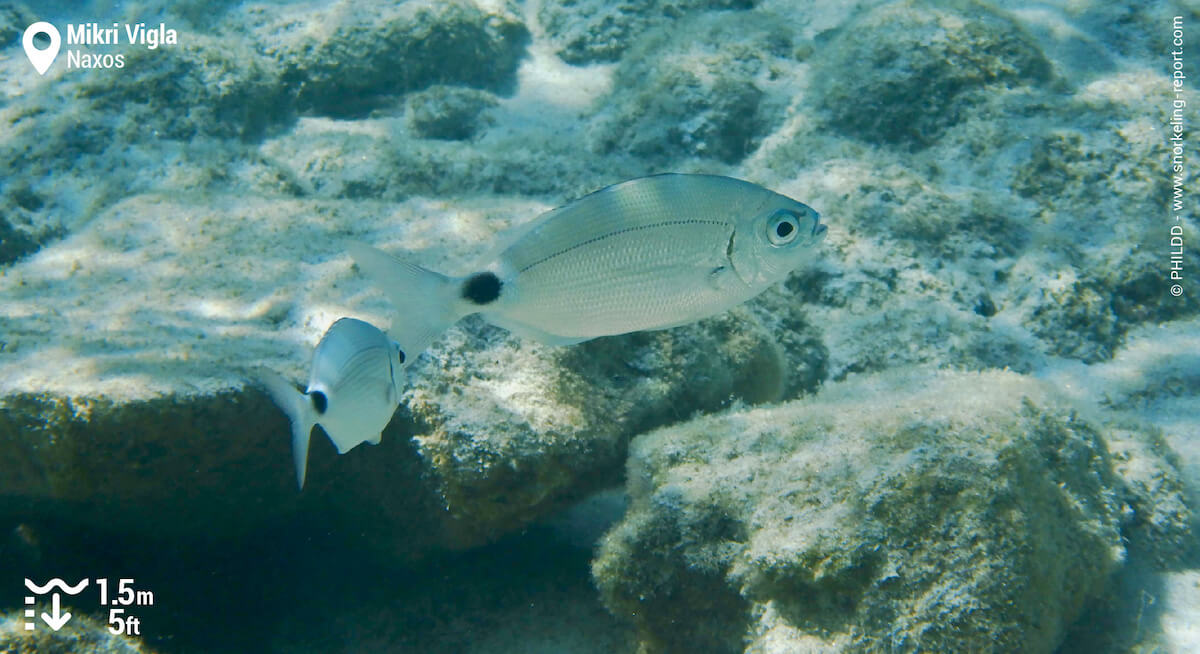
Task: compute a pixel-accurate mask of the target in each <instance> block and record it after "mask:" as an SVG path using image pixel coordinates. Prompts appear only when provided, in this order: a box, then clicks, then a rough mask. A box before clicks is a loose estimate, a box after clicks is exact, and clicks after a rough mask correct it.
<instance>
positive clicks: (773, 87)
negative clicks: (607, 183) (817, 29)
mask: <svg viewBox="0 0 1200 654" xmlns="http://www.w3.org/2000/svg"><path fill="white" fill-rule="evenodd" d="M734 35H736V38H735V36H734ZM731 42H734V43H733V44H731ZM790 56H791V35H790V33H789V32H788V30H787V29H786V28H785V27H783V26H781V24H780V23H779V22H777V21H775V20H773V19H772V18H771V17H769V16H766V15H760V14H757V13H755V14H734V15H720V16H700V17H698V18H696V19H693V20H690V21H688V22H687V24H686V28H681V29H679V30H672V31H668V32H664V33H661V34H659V35H657V36H655V37H653V38H647V39H646V40H645V41H644V42H643V43H641V44H640V45H639V46H638V48H637V49H636V51H634V52H631V53H630V54H629V55H628V56H627V57H626V58H625V60H624V61H623V62H622V63H621V65H620V66H619V68H618V69H617V72H616V75H615V84H614V93H613V96H612V97H611V98H610V99H609V100H608V101H607V103H606V105H607V107H606V115H605V117H604V119H603V122H601V123H600V124H598V125H597V126H596V128H595V130H594V133H593V135H592V138H593V139H594V140H595V143H596V147H598V148H599V149H600V150H601V151H602V152H613V151H621V152H628V153H631V154H634V155H637V156H639V157H641V158H644V159H647V160H649V161H652V162H667V161H673V160H678V159H682V158H685V157H700V158H703V159H714V160H717V161H720V162H723V163H727V164H729V163H736V162H738V161H740V160H741V159H743V158H744V157H745V156H746V155H747V154H749V153H750V152H752V151H753V150H754V148H756V147H757V146H758V144H759V141H760V140H761V139H762V137H763V136H764V135H765V134H766V133H768V132H769V131H770V130H771V129H772V128H774V127H775V126H777V125H778V123H779V122H780V120H781V118H782V113H783V110H784V108H785V107H786V106H787V104H788V102H789V100H790V98H788V97H787V96H786V94H783V93H780V92H779V91H780V89H779V88H778V86H779V85H778V84H772V83H771V80H772V79H773V78H775V77H777V76H780V75H782V74H783V72H782V71H783V70H786V68H787V67H788V66H789V65H790V62H789V61H788V59H789V58H790Z"/></svg>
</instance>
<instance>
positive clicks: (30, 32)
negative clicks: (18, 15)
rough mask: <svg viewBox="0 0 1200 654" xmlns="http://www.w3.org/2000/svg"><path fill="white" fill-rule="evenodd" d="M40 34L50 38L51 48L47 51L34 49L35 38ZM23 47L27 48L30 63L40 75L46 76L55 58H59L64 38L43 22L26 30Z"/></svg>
mask: <svg viewBox="0 0 1200 654" xmlns="http://www.w3.org/2000/svg"><path fill="white" fill-rule="evenodd" d="M38 34H45V35H46V36H48V37H50V47H48V48H46V49H45V50H38V49H37V48H35V47H34V45H33V37H35V36H37V35H38ZM21 45H22V46H24V47H25V56H26V57H29V63H31V64H33V67H34V68H35V69H36V70H37V72H38V75H45V74H46V71H47V70H50V64H52V63H54V58H55V57H57V56H58V47H59V46H60V45H62V37H61V36H59V34H58V29H56V28H55V27H54V26H53V25H51V24H50V23H47V22H46V21H44V20H43V21H39V22H37V23H34V24H32V25H30V26H29V27H27V28H26V29H25V36H23V37H22V38H21Z"/></svg>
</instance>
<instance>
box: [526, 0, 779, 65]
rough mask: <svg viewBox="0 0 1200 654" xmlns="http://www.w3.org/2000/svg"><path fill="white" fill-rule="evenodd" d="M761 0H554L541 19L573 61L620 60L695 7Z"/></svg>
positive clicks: (708, 8)
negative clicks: (639, 42) (640, 41)
mask: <svg viewBox="0 0 1200 654" xmlns="http://www.w3.org/2000/svg"><path fill="white" fill-rule="evenodd" d="M755 4H756V0H654V1H653V2H617V3H612V2H604V1H598V0H549V1H547V2H543V3H541V5H540V7H539V9H538V19H539V20H540V21H541V23H542V27H543V29H545V30H546V33H547V35H548V36H549V37H550V42H551V44H552V45H553V46H554V48H555V50H556V51H557V52H558V55H559V56H560V57H562V58H563V60H565V61H568V62H570V63H573V64H584V63H592V62H602V61H616V60H617V59H620V58H621V55H622V54H623V53H624V52H625V51H626V49H628V48H629V47H630V45H631V44H632V43H634V42H636V41H637V39H638V37H639V36H641V35H642V34H643V33H645V32H648V31H650V30H652V29H653V28H655V27H658V26H662V25H664V24H669V23H671V22H672V21H676V20H678V19H679V18H681V17H683V16H686V15H687V14H689V13H693V12H698V11H711V10H718V9H749V8H751V7H753V6H754V5H755Z"/></svg>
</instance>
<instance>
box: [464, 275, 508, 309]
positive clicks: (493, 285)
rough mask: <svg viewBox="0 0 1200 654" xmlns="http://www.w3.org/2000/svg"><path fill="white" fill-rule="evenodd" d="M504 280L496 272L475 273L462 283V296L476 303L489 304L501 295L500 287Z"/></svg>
mask: <svg viewBox="0 0 1200 654" xmlns="http://www.w3.org/2000/svg"><path fill="white" fill-rule="evenodd" d="M501 286H503V282H501V281H500V278H499V277H497V276H496V273H492V272H481V273H475V274H474V275H471V276H470V277H468V278H467V281H465V282H463V285H462V297H463V299H464V300H470V301H471V302H473V303H475V304H489V303H491V302H494V301H495V300H496V298H498V297H500V287H501Z"/></svg>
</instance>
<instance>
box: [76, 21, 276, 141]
mask: <svg viewBox="0 0 1200 654" xmlns="http://www.w3.org/2000/svg"><path fill="white" fill-rule="evenodd" d="M124 57H125V65H124V67H122V68H113V69H105V70H100V71H95V74H89V75H81V76H79V79H80V82H79V90H78V92H77V96H78V97H80V98H86V99H87V100H88V103H87V104H88V105H89V110H90V111H91V112H92V113H93V114H97V113H99V114H103V115H109V116H112V117H113V118H114V122H115V125H114V126H113V127H114V131H113V133H112V134H111V136H110V138H112V139H113V140H114V141H117V142H138V141H142V140H151V139H180V140H188V139H193V138H196V137H199V136H215V137H221V138H240V139H244V140H257V139H258V138H260V137H261V136H262V135H263V133H264V132H265V130H266V129H267V128H268V127H269V126H272V125H275V124H277V123H279V122H281V121H283V120H285V119H287V118H288V117H289V116H290V115H291V113H292V109H291V106H292V104H291V102H290V100H289V98H287V96H286V94H285V89H284V87H283V84H282V83H281V81H280V72H281V71H280V68H279V66H278V64H277V63H276V62H275V61H273V60H271V59H270V58H267V57H263V56H261V55H259V54H257V53H256V52H255V51H254V50H253V49H252V48H250V47H249V46H248V45H246V44H244V43H229V42H228V41H227V40H224V39H219V38H214V37H211V36H207V35H204V34H198V33H192V32H187V33H185V34H184V35H183V36H182V37H181V39H180V42H179V43H178V44H175V45H164V46H159V47H158V48H155V49H153V50H151V49H149V48H145V47H133V48H130V49H128V51H127V52H126V53H125V55H124ZM180 106H186V107H188V111H187V112H185V113H183V114H182V115H178V114H176V113H175V112H174V109H175V108H176V107H180ZM93 118H94V116H93Z"/></svg>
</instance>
